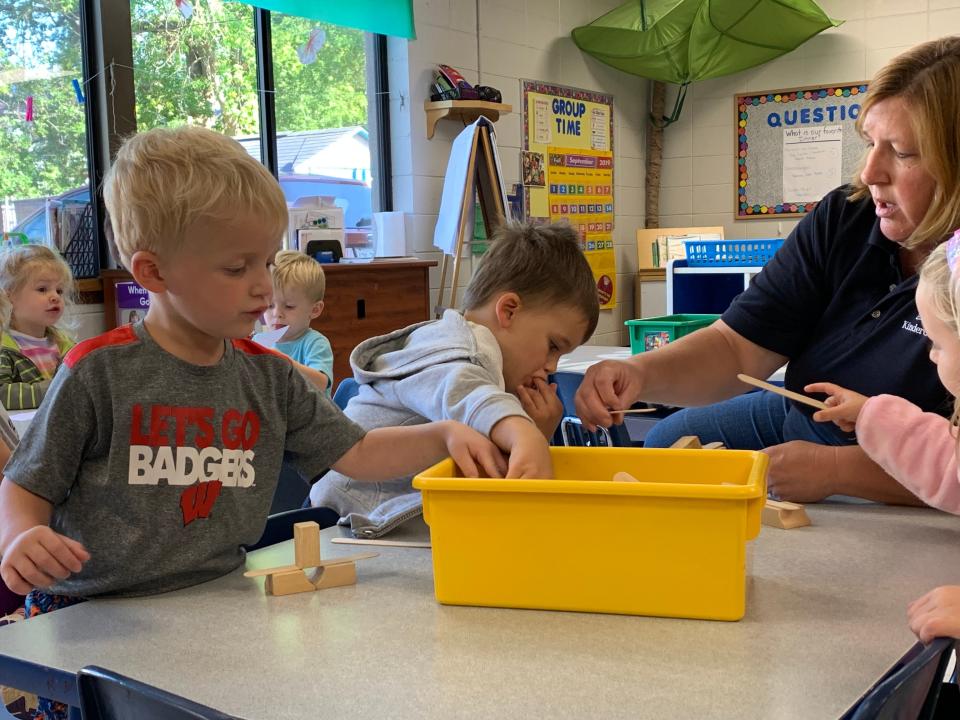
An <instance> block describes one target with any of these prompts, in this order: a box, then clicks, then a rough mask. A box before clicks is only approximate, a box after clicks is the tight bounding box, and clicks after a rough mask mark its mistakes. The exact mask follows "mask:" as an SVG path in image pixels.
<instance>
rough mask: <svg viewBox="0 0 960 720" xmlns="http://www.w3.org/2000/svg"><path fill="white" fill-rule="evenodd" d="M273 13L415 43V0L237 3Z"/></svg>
mask: <svg viewBox="0 0 960 720" xmlns="http://www.w3.org/2000/svg"><path fill="white" fill-rule="evenodd" d="M238 1H239V2H243V3H245V4H247V5H253V6H255V7H258V8H263V9H264V10H269V11H270V12H280V13H286V14H287V15H297V16H299V17H305V18H310V19H312V20H321V21H323V22H327V23H332V24H334V25H343V26H345V27H352V28H357V29H358V30H366V31H367V32H372V33H379V34H381V35H395V36H397V37H405V38H409V39H410V40H413V39H415V38H416V37H417V35H416V33H415V32H414V28H413V0H348V1H346V2H343V1H341V2H322V1H320V0H238Z"/></svg>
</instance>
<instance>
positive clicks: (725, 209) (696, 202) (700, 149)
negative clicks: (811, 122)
mask: <svg viewBox="0 0 960 720" xmlns="http://www.w3.org/2000/svg"><path fill="white" fill-rule="evenodd" d="M819 5H820V7H822V8H823V9H824V11H826V13H827V14H828V15H830V17H832V18H835V19H840V20H845V21H846V22H845V23H844V24H843V25H841V26H840V27H838V28H834V29H832V30H827V31H826V32H823V33H821V34H820V35H817V36H816V37H814V38H812V39H810V40H809V41H808V42H806V43H805V44H804V45H801V46H800V47H799V48H797V49H796V50H795V51H793V52H792V53H790V54H788V55H784V56H783V57H781V58H778V59H777V60H774V61H772V62H769V63H767V64H765V65H762V66H760V67H757V68H753V69H751V70H746V71H744V72H742V73H738V74H736V75H731V76H729V77H725V78H717V79H716V80H707V81H704V82H701V83H694V84H693V85H691V86H690V89H689V92H688V94H687V100H686V104H685V106H684V110H683V115H682V116H681V119H680V120H679V121H678V122H677V123H675V124H674V125H671V126H670V127H669V128H667V130H666V131H665V133H664V153H663V154H664V163H663V176H662V182H661V188H662V189H661V196H660V215H661V217H660V221H661V222H660V224H661V226H662V227H685V226H690V225H696V226H700V225H722V226H724V230H725V237H728V238H767V237H785V236H786V235H787V234H788V233H789V232H790V230H792V229H793V227H794V226H795V225H796V223H797V220H792V219H786V220H780V221H777V220H734V212H735V209H736V208H735V206H734V163H735V151H734V112H733V96H734V94H736V93H743V92H750V91H763V90H773V89H780V88H788V87H796V86H802V85H817V84H821V83H823V84H831V83H842V82H855V81H860V80H865V79H866V80H869V79H870V77H871V76H872V75H873V74H874V73H875V72H876V71H877V70H878V69H879V68H880V67H882V66H883V65H884V64H885V63H886V62H887V61H888V60H889V59H890V58H892V57H894V56H895V55H897V54H899V53H901V52H903V51H904V50H906V49H908V48H910V47H912V46H913V45H916V44H917V43H920V42H923V41H924V40H929V39H933V38H937V37H941V36H944V35H950V34H956V33H960V0H820V2H819Z"/></svg>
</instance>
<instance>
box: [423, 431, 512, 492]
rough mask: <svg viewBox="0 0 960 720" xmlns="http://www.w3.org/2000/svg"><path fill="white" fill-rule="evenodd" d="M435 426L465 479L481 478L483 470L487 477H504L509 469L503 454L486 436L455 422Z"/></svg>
mask: <svg viewBox="0 0 960 720" xmlns="http://www.w3.org/2000/svg"><path fill="white" fill-rule="evenodd" d="M435 424H436V425H438V426H439V429H440V432H441V433H442V436H443V442H444V443H445V444H446V446H447V451H448V452H449V453H450V457H451V458H453V461H454V462H455V463H456V464H457V467H459V468H460V472H462V473H463V475H464V477H472V478H475V477H480V476H481V470H482V471H483V473H485V477H494V478H499V477H503V473H504V472H505V471H506V469H507V467H506V463H505V462H504V460H503V454H502V453H501V452H500V448H498V447H497V446H496V445H494V444H493V443H492V442H491V441H490V440H488V439H487V438H486V437H485V436H484V435H482V434H481V433H478V432H477V431H476V430H474V429H473V428H471V427H468V426H467V425H464V424H463V423H458V422H455V421H453V420H445V421H442V422H438V423H435Z"/></svg>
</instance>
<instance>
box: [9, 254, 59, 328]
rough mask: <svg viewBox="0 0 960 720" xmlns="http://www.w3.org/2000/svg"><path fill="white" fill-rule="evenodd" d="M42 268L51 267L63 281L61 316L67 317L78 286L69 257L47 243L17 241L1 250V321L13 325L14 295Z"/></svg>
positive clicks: (49, 268)
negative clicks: (35, 243)
mask: <svg viewBox="0 0 960 720" xmlns="http://www.w3.org/2000/svg"><path fill="white" fill-rule="evenodd" d="M38 270H49V271H50V272H52V273H53V274H54V275H56V276H57V278H58V279H59V280H60V281H61V282H62V283H63V309H64V314H63V316H62V318H61V323H58V324H62V323H63V320H64V319H66V320H67V324H69V318H68V317H67V316H68V314H69V311H70V310H72V309H73V304H74V293H75V287H74V282H73V272H71V270H70V266H69V265H67V262H66V260H64V259H63V256H62V255H60V253H58V252H57V251H56V250H51V249H50V248H48V247H47V246H46V245H15V246H13V247H10V248H5V249H3V250H0V291H2V292H0V323H2V327H3V328H4V329H6V328H8V327H10V321H11V319H12V318H13V312H14V307H13V302H12V298H13V295H15V294H16V293H17V291H18V290H20V289H21V288H22V287H23V286H24V285H26V284H27V283H28V282H29V281H30V278H31V277H33V275H34V273H36V272H37V271H38Z"/></svg>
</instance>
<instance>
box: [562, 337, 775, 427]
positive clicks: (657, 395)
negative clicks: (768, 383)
mask: <svg viewBox="0 0 960 720" xmlns="http://www.w3.org/2000/svg"><path fill="white" fill-rule="evenodd" d="M786 361H787V358H786V357H784V356H783V355H780V354H778V353H775V352H773V351H771V350H767V349H766V348H763V347H761V346H760V345H757V344H756V343H753V342H751V341H749V340H747V339H746V338H745V337H743V336H742V335H740V334H739V333H738V332H736V331H735V330H733V329H732V328H731V327H730V326H729V325H727V324H726V323H725V322H723V320H717V321H716V322H715V323H713V325H711V326H710V327H707V328H704V329H703V330H699V331H697V332H695V333H692V334H691V335H687V336H686V337H683V338H681V339H680V340H677V341H676V342H672V343H670V344H668V345H667V346H665V347H662V348H659V349H658V350H655V351H653V352H646V353H640V354H639V355H635V356H634V357H632V358H630V359H629V360H625V361H615V360H608V361H605V362H601V363H598V364H596V365H594V366H593V367H591V368H589V369H588V370H587V372H586V374H585V375H584V378H583V382H582V383H581V385H580V389H579V390H578V391H577V396H576V407H577V414H578V415H579V416H580V418H581V419H582V420H583V421H584V422H585V423H586V424H587V426H588V429H590V430H593V429H595V427H596V426H597V425H602V426H604V427H609V426H610V425H611V424H612V423H613V416H611V415H610V413H609V410H611V409H612V410H619V409H623V408H627V407H630V405H632V404H633V403H635V402H637V401H638V400H645V401H647V402H657V403H664V404H670V405H681V406H686V405H708V404H710V403H714V402H719V401H720V400H726V399H727V398H730V397H733V396H734V395H739V394H740V393H742V392H743V391H744V390H745V389H746V386H745V385H744V384H743V383H741V382H740V381H739V380H737V373H746V374H747V375H752V376H754V377H760V378H766V377H769V375H770V374H771V373H772V372H773V371H774V370H776V369H777V368H779V367H780V366H781V365H783V364H784V363H785V362H786Z"/></svg>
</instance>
